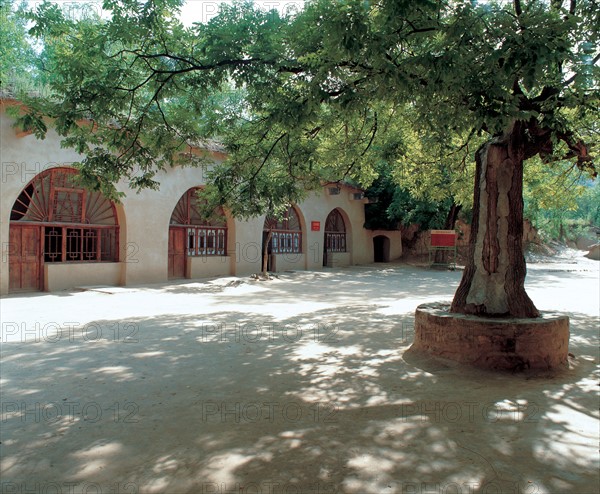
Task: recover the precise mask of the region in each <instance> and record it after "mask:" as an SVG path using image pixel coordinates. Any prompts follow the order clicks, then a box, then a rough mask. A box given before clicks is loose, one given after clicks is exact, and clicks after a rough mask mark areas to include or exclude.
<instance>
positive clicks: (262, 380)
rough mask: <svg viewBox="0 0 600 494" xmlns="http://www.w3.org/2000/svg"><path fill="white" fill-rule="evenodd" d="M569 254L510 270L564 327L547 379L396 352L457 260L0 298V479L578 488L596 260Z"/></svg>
mask: <svg viewBox="0 0 600 494" xmlns="http://www.w3.org/2000/svg"><path fill="white" fill-rule="evenodd" d="M571 254H572V255H571ZM571 254H569V256H570V257H569V256H566V257H565V256H563V257H557V258H552V259H548V258H543V259H530V261H533V262H531V263H530V264H529V271H528V277H527V289H528V293H529V294H530V296H531V298H532V299H533V301H534V302H535V303H536V305H537V307H538V308H539V309H540V310H543V311H553V312H559V313H563V314H567V315H568V316H569V317H570V320H571V336H570V348H569V351H570V352H571V357H570V358H569V365H568V366H567V367H565V368H564V369H561V370H559V371H557V372H553V373H536V374H532V373H494V372H487V371H481V370H475V369H471V368H466V367H462V366H458V365H455V364H452V363H450V362H446V361H439V360H432V359H425V358H423V357H419V356H416V355H414V354H413V353H412V352H407V350H408V349H409V347H410V345H411V342H412V337H413V314H414V309H415V307H416V306H417V305H419V304H421V303H425V302H433V301H440V302H443V301H449V300H450V299H451V297H452V295H453V292H454V290H455V289H456V287H457V285H458V283H459V281H460V276H461V271H460V269H458V270H456V271H445V270H431V269H428V268H426V267H423V266H416V265H407V264H401V263H391V264H374V265H370V266H355V267H351V268H346V269H334V270H327V271H322V272H289V273H281V274H279V275H277V277H274V278H273V279H271V280H263V281H261V280H257V279H252V278H250V277H248V278H221V279H215V280H207V281H195V282H191V281H186V282H183V281H182V282H173V283H169V284H162V285H151V286H140V287H122V288H110V287H82V288H81V289H80V290H74V291H68V292H59V293H41V294H28V295H20V296H17V295H11V296H8V297H5V298H3V299H2V300H0V309H1V317H2V347H1V369H0V371H1V384H2V388H1V395H2V423H1V431H2V432H1V445H0V447H1V456H2V458H1V470H0V476H1V480H0V482H1V485H2V489H1V491H2V492H3V493H4V492H14V493H25V492H42V493H55V492H64V493H76V492H90V493H91V492H94V493H95V492H102V493H109V492H110V493H136V492H138V493H155V492H160V493H163V492H164V493H173V494H177V493H202V494H208V493H210V494H224V493H227V494H230V493H234V492H235V493H243V494H251V493H254V494H256V493H268V494H279V493H307V494H313V493H314V494H317V493H318V494H329V493H356V494H370V493H372V494H381V493H428V494H431V493H529V494H534V493H536V494H538V493H577V494H588V493H589V494H595V493H597V492H599V491H600V485H599V476H598V467H599V453H598V441H599V436H600V433H599V430H600V429H599V413H598V404H599V403H598V360H599V358H598V336H599V335H598V331H599V315H600V273H599V267H600V263H598V262H594V261H590V260H587V259H585V258H583V257H582V254H583V253H580V254H578V253H577V252H576V251H574V252H573V253H571ZM535 261H537V262H535Z"/></svg>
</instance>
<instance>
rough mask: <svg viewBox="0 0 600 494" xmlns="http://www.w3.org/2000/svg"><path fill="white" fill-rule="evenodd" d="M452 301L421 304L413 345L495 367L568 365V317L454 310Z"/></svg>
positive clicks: (413, 348)
mask: <svg viewBox="0 0 600 494" xmlns="http://www.w3.org/2000/svg"><path fill="white" fill-rule="evenodd" d="M449 310H450V305H449V304H441V303H430V304H424V305H420V306H419V307H417V310H416V312H415V338H414V342H413V344H412V346H411V351H414V352H418V353H423V354H426V355H429V356H433V357H441V358H444V359H449V360H452V361H456V362H459V363H461V364H467V365H471V366H474V367H479V368H484V369H493V370H511V371H524V370H530V369H531V370H549V369H557V368H561V367H566V366H567V364H568V353H569V318H568V317H567V316H563V315H559V314H555V313H542V315H541V316H540V317H539V318H533V319H517V318H507V319H503V318H485V317H479V316H471V315H465V314H454V313H450V311H449Z"/></svg>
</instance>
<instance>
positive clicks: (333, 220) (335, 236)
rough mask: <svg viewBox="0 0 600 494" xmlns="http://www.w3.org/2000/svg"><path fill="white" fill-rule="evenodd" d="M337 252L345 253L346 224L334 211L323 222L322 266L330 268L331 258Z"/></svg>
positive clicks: (336, 211) (337, 212)
mask: <svg viewBox="0 0 600 494" xmlns="http://www.w3.org/2000/svg"><path fill="white" fill-rule="evenodd" d="M339 252H347V239H346V223H345V222H344V218H343V217H342V215H341V213H340V212H339V211H338V210H337V209H334V210H333V211H331V213H329V214H328V215H327V219H326V220H325V236H324V238H323V266H329V267H332V264H333V263H332V256H333V255H335V254H336V253H339Z"/></svg>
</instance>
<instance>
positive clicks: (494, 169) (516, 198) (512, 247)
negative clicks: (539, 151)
mask: <svg viewBox="0 0 600 494" xmlns="http://www.w3.org/2000/svg"><path fill="white" fill-rule="evenodd" d="M525 142H526V129H525V127H523V126H521V125H519V124H515V125H514V126H513V127H511V129H510V131H508V132H507V133H506V134H505V135H503V136H501V137H496V138H494V139H492V140H490V141H488V142H487V143H485V144H484V145H482V146H481V147H480V148H479V149H478V150H477V153H476V155H475V161H476V171H475V193H474V200H473V223H472V225H471V238H470V239H469V256H468V260H467V265H466V268H465V271H464V273H463V277H462V280H461V283H460V285H459V287H458V290H457V291H456V294H455V296H454V300H453V301H452V306H451V312H459V313H463V314H474V315H480V316H493V317H503V316H504V317H518V318H527V317H538V316H539V311H538V310H537V309H536V307H535V306H534V304H533V302H532V301H531V299H530V298H529V296H528V295H527V293H526V292H525V275H526V265H525V257H524V255H523V161H524V159H525Z"/></svg>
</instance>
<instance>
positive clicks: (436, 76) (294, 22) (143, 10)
mask: <svg viewBox="0 0 600 494" xmlns="http://www.w3.org/2000/svg"><path fill="white" fill-rule="evenodd" d="M522 4H523V11H522V12H521V13H520V15H518V16H517V15H515V13H514V12H513V10H512V8H513V7H512V5H511V4H510V3H508V2H498V3H495V2H486V3H482V4H477V3H475V2H467V1H464V2H451V3H450V2H437V1H433V0H431V1H426V2H411V1H400V2H399V1H397V0H394V1H393V0H382V1H380V2H368V1H364V0H349V1H345V2H331V1H328V0H315V1H311V2H308V3H307V4H306V5H305V7H304V10H303V11H302V12H300V13H298V14H296V15H289V16H286V15H283V14H279V13H277V12H276V11H270V12H266V11H264V10H261V9H259V8H256V7H255V6H254V5H253V4H252V3H251V2H244V3H233V4H232V5H224V6H222V8H221V10H220V13H219V15H217V16H215V17H213V18H212V19H211V20H210V21H209V22H206V23H202V22H198V23H196V24H194V25H193V26H192V27H191V28H186V27H184V26H183V25H182V24H181V23H180V22H179V21H178V19H177V12H178V9H179V7H180V1H178V0H152V1H146V2H139V1H134V0H107V1H106V2H105V8H106V9H107V10H109V11H110V12H111V15H110V17H109V18H107V19H105V20H102V19H89V18H88V19H82V20H80V21H78V22H74V21H73V20H70V19H66V18H65V16H63V15H62V14H61V12H60V10H59V9H57V7H56V6H52V5H50V4H45V5H43V6H41V7H40V8H39V9H38V12H37V14H35V15H33V16H32V19H33V20H34V21H35V26H34V27H33V30H32V32H34V33H35V34H36V35H38V36H40V38H41V40H42V41H43V43H44V46H45V52H44V54H43V56H42V57H41V58H42V60H43V63H44V67H45V69H46V70H47V73H48V74H49V75H48V76H47V79H46V80H47V83H48V84H49V86H50V87H51V89H52V91H53V95H52V97H50V98H48V99H47V100H46V101H28V104H30V105H31V108H32V110H31V115H30V117H28V118H30V121H27V122H26V121H25V120H23V123H24V124H26V125H29V126H30V127H31V128H32V129H33V128H35V129H36V132H37V133H38V134H39V135H43V133H44V132H45V130H44V128H43V127H42V126H41V125H40V124H39V122H40V121H41V120H40V119H39V118H38V117H39V115H42V114H45V115H50V116H52V117H53V118H55V119H56V125H57V128H58V131H59V133H61V134H63V135H65V136H68V137H67V139H66V141H65V142H66V143H67V145H69V146H73V147H75V148H76V149H77V150H79V151H80V152H85V153H86V154H90V157H89V158H88V159H86V160H84V161H83V162H82V168H83V169H85V170H88V172H89V176H90V177H92V176H97V177H99V178H98V183H99V184H101V186H102V187H106V186H107V185H106V184H108V183H110V182H111V181H114V180H118V179H119V178H126V179H128V180H129V181H130V184H131V185H132V186H133V187H146V186H150V187H154V186H156V184H155V182H154V178H153V176H154V173H155V172H156V171H157V170H160V169H161V168H164V167H167V166H171V165H174V164H181V162H182V155H181V150H182V149H189V148H190V146H191V147H198V146H202V143H203V142H206V141H207V140H210V139H217V140H219V141H220V142H222V143H223V144H224V145H225V146H226V148H227V150H228V153H229V158H228V160H227V162H226V163H225V164H224V165H223V166H220V167H218V168H217V169H216V170H215V171H214V173H213V175H212V180H213V182H214V194H213V195H214V197H217V196H218V197H219V201H220V202H224V201H226V202H227V203H228V204H229V206H230V207H231V208H232V209H235V211H236V213H238V214H241V215H244V214H259V213H261V212H264V211H265V210H270V211H272V210H273V208H276V207H277V205H278V204H286V203H288V202H290V201H294V200H298V199H299V198H301V197H302V196H303V194H305V190H304V189H306V188H311V187H312V188H314V187H318V186H319V185H320V184H321V182H322V181H328V180H340V179H347V180H353V181H356V182H360V183H362V184H363V185H368V184H369V183H370V182H371V181H373V180H374V179H375V177H376V176H377V169H376V168H377V164H378V163H381V162H386V163H389V164H390V166H392V167H393V168H395V170H396V171H395V172H394V173H395V174H396V175H397V176H400V175H402V173H400V171H399V170H404V171H405V172H406V173H404V175H405V177H404V178H403V179H402V180H405V181H406V182H407V185H406V186H407V187H408V188H409V189H410V190H411V193H415V194H423V197H429V196H428V195H427V194H431V191H436V192H435V193H436V194H439V197H430V198H431V199H435V200H442V199H444V198H445V197H447V196H448V194H449V195H451V196H453V197H454V198H455V199H456V200H457V202H459V203H466V202H468V199H467V198H466V196H467V195H468V193H466V194H465V193H463V192H461V191H462V190H465V189H466V190H470V186H466V185H465V184H466V183H468V181H469V180H470V174H471V166H472V156H473V152H474V149H475V147H476V143H477V141H478V140H481V139H484V138H485V137H486V136H489V135H497V134H502V133H503V132H506V131H507V129H510V128H511V126H512V125H513V123H514V122H515V121H522V122H527V123H528V125H531V128H532V129H533V128H535V129H538V130H540V129H541V130H540V132H541V134H540V135H542V134H543V135H546V134H548V135H550V134H554V135H555V136H560V137H561V139H563V138H564V139H570V138H571V137H577V130H578V129H580V128H581V127H582V125H583V123H584V121H585V122H589V121H591V120H594V119H595V121H598V102H599V101H600V99H599V82H598V81H599V77H600V75H599V73H598V64H597V61H598V56H599V55H598V53H599V52H598V50H599V47H598V46H599V43H598V39H599V38H598V25H599V21H600V17H599V14H598V9H594V2H593V1H592V0H579V1H578V2H577V11H576V12H575V13H574V14H573V15H572V14H570V13H568V12H567V11H565V10H556V9H553V8H550V7H549V6H548V4H547V2H545V1H542V0H530V1H529V2H527V3H525V2H522ZM594 60H595V61H596V62H594ZM36 115H37V116H36ZM535 139H537V138H535ZM535 139H532V140H531V142H530V143H529V144H530V145H531V146H533V147H535V146H534V145H537V146H538V147H539V149H537V148H536V149H534V151H536V152H539V151H543V146H542V145H541V144H540V143H541V140H540V143H538V142H537V141H536V140H535ZM572 145H573V144H572V143H571V147H570V148H569V149H571V148H572ZM544 146H546V144H544ZM546 147H547V146H546ZM100 149H101V150H103V151H102V152H101V151H99V150H100ZM533 154H535V153H533ZM200 161H201V160H197V159H195V158H192V157H191V155H190V158H189V159H188V161H187V163H189V164H190V165H193V164H198V163H199V162H200ZM442 196H443V197H442Z"/></svg>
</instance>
